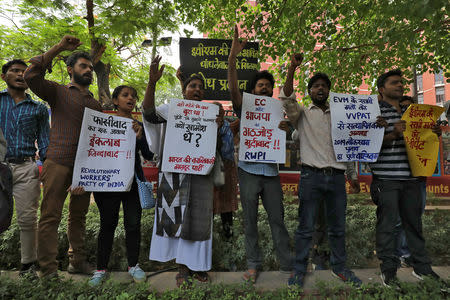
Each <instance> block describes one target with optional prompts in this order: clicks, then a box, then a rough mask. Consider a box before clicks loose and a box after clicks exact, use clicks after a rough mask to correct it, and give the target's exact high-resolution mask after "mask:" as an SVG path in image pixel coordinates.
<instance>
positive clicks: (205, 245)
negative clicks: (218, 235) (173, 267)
mask: <svg viewBox="0 0 450 300" xmlns="http://www.w3.org/2000/svg"><path fill="white" fill-rule="evenodd" d="M211 233H212V230H211ZM149 258H150V260H156V261H160V262H166V261H169V260H172V259H175V262H176V263H177V264H183V265H186V266H187V267H188V268H189V269H190V270H192V271H208V270H210V269H211V264H212V237H210V238H209V239H208V240H206V241H188V240H183V239H182V238H172V237H165V236H160V235H157V234H156V218H155V223H154V225H153V233H152V242H151V244H150V257H149Z"/></svg>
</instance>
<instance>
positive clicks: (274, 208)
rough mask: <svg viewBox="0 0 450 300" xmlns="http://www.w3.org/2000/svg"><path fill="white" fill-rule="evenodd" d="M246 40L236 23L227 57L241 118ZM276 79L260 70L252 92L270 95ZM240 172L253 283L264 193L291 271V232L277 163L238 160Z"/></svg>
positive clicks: (279, 248) (284, 263)
mask: <svg viewBox="0 0 450 300" xmlns="http://www.w3.org/2000/svg"><path fill="white" fill-rule="evenodd" d="M245 44H246V41H244V42H242V43H241V42H239V34H238V29H237V26H236V27H235V32H234V38H233V43H232V46H231V50H230V55H229V58H228V84H229V88H230V93H231V100H232V102H233V108H234V110H235V111H236V113H237V115H238V116H239V118H240V116H241V107H242V95H241V93H240V91H239V88H238V84H237V80H238V78H237V70H236V57H237V55H238V54H239V52H241V51H242V49H243V48H244V47H245ZM274 82H275V81H274V79H273V76H272V74H270V73H269V72H267V71H262V72H258V73H257V74H256V76H255V78H254V80H253V81H252V85H251V89H252V93H253V94H255V95H263V96H269V97H271V96H272V94H273V87H274ZM238 175H239V188H240V198H241V203H242V209H243V211H244V222H245V251H246V254H247V267H248V270H247V271H246V272H245V274H244V278H243V279H244V280H247V281H251V282H253V283H254V282H255V281H256V278H257V276H258V269H259V268H260V267H261V263H262V254H261V249H260V248H259V245H258V227H257V218H258V202H259V197H261V200H262V202H263V205H264V208H265V209H266V211H267V215H268V218H269V225H270V228H271V231H272V239H273V244H274V247H275V249H276V253H277V256H278V259H279V261H280V269H281V271H285V272H290V271H291V270H292V256H291V252H290V249H289V234H288V231H287V229H286V226H285V224H284V206H283V191H282V188H281V183H280V177H279V175H278V165H277V164H268V163H253V162H244V161H239V163H238Z"/></svg>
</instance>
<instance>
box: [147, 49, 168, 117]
mask: <svg viewBox="0 0 450 300" xmlns="http://www.w3.org/2000/svg"><path fill="white" fill-rule="evenodd" d="M160 61H161V56H159V55H158V56H156V57H155V58H154V59H153V60H152V63H151V64H150V71H149V79H148V84H147V89H146V90H145V96H144V102H143V103H142V107H143V109H144V117H146V116H150V115H154V114H155V112H156V108H155V91H156V83H157V82H158V80H159V79H160V78H161V76H162V74H163V72H164V68H165V65H162V66H161V68H160V67H159V62H160ZM146 119H147V118H146ZM148 121H150V120H148Z"/></svg>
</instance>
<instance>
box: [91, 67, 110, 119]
mask: <svg viewBox="0 0 450 300" xmlns="http://www.w3.org/2000/svg"><path fill="white" fill-rule="evenodd" d="M94 71H95V74H97V88H98V100H99V101H100V103H101V105H102V106H103V108H104V109H109V110H111V109H114V104H113V103H112V99H111V92H110V90H109V73H110V71H111V64H104V63H103V62H102V61H99V62H98V63H96V64H95V65H94Z"/></svg>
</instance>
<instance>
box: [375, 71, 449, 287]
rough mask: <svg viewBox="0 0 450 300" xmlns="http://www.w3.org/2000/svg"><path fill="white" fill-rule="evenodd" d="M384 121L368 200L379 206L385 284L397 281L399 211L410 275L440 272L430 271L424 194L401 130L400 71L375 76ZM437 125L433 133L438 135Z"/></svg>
mask: <svg viewBox="0 0 450 300" xmlns="http://www.w3.org/2000/svg"><path fill="white" fill-rule="evenodd" d="M377 87H378V92H379V93H380V94H381V96H382V100H381V101H380V102H379V105H380V112H381V118H382V121H383V122H384V123H385V125H386V130H385V134H384V139H383V145H382V147H381V150H380V154H379V157H378V160H377V161H376V162H375V163H372V164H370V168H371V170H372V174H373V176H372V184H371V187H370V191H371V195H372V200H373V201H374V202H375V204H376V205H377V225H376V251H377V256H378V258H379V259H380V260H381V279H382V282H383V285H385V286H395V285H397V283H398V279H397V268H398V267H399V263H400V261H399V258H398V256H396V255H395V249H396V236H395V234H394V232H395V226H396V224H397V223H398V216H399V215H400V219H401V222H402V224H403V228H404V230H405V234H406V240H407V242H408V246H409V249H410V250H411V257H412V259H411V263H412V265H413V267H414V271H413V275H414V276H416V277H418V278H420V279H422V277H423V276H426V275H430V276H432V277H434V278H439V276H438V275H437V274H436V273H434V272H433V270H432V269H431V260H430V258H429V257H428V255H427V253H426V251H425V240H424V238H423V235H422V219H421V215H422V205H423V204H422V203H423V202H422V196H421V191H420V184H419V181H418V178H417V177H412V174H411V170H410V166H409V162H408V156H407V154H406V148H405V141H404V139H403V131H404V130H405V129H406V122H405V121H403V120H401V117H402V115H403V113H404V112H405V111H406V109H407V106H400V101H401V100H402V97H403V77H402V72H401V71H400V70H392V71H389V72H386V73H384V74H382V75H381V76H380V77H378V80H377ZM439 131H440V128H439V126H434V127H433V132H435V133H439Z"/></svg>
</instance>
